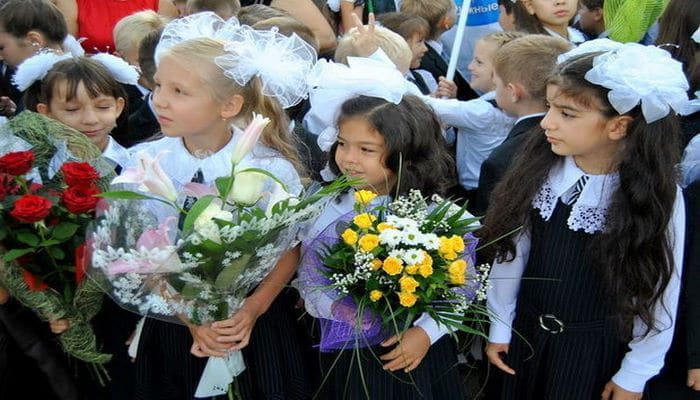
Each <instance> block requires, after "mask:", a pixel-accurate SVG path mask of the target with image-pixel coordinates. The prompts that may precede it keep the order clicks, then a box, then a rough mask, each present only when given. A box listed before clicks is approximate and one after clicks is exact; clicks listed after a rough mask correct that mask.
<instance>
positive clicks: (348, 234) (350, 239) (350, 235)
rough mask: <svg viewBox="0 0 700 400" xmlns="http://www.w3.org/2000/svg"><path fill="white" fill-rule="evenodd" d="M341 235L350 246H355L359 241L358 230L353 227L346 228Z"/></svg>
mask: <svg viewBox="0 0 700 400" xmlns="http://www.w3.org/2000/svg"><path fill="white" fill-rule="evenodd" d="M340 236H341V237H342V238H343V241H344V242H345V243H346V244H348V245H350V246H354V245H355V243H357V232H355V231H353V230H352V229H346V230H345V231H344V232H343V234H342V235H340Z"/></svg>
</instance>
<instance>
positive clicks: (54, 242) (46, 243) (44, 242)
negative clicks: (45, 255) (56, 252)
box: [41, 239, 62, 247]
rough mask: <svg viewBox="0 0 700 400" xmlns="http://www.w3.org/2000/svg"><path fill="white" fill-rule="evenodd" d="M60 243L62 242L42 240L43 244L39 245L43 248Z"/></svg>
mask: <svg viewBox="0 0 700 400" xmlns="http://www.w3.org/2000/svg"><path fill="white" fill-rule="evenodd" d="M61 242H62V241H61V240H56V239H48V240H44V241H43V242H41V245H42V246H44V247H49V246H55V245H57V244H59V243H61Z"/></svg>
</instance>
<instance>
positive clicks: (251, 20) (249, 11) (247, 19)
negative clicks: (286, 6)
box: [238, 4, 290, 26]
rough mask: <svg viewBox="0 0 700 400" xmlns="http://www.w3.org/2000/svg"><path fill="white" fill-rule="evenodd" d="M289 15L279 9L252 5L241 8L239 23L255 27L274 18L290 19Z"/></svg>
mask: <svg viewBox="0 0 700 400" xmlns="http://www.w3.org/2000/svg"><path fill="white" fill-rule="evenodd" d="M289 16H290V15H289V13H287V12H286V11H284V10H280V9H279V8H275V7H269V6H266V5H262V4H251V5H249V6H245V7H241V10H240V11H239V12H238V22H240V23H241V24H242V25H248V26H253V25H255V24H256V23H258V22H260V21H262V20H266V19H270V18H274V17H289Z"/></svg>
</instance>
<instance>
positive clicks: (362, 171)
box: [335, 117, 396, 194]
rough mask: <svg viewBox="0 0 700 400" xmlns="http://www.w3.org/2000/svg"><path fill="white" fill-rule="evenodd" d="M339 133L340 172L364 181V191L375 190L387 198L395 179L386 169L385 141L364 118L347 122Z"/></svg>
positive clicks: (338, 162)
mask: <svg viewBox="0 0 700 400" xmlns="http://www.w3.org/2000/svg"><path fill="white" fill-rule="evenodd" d="M338 130H339V132H338V146H337V148H336V152H335V162H336V164H337V165H338V168H340V171H341V172H344V173H346V174H348V175H350V176H352V177H354V178H362V179H364V181H365V183H364V184H363V185H362V188H364V189H370V190H373V191H375V192H377V194H388V193H389V190H391V188H392V187H393V186H394V183H395V181H396V176H395V174H394V172H392V171H391V170H389V169H388V168H387V167H386V166H385V165H384V161H385V158H386V144H385V142H384V137H383V136H382V135H381V134H380V133H379V132H377V131H376V130H374V129H373V128H372V127H371V126H370V125H369V123H368V122H367V120H365V119H364V118H361V117H356V118H350V119H347V120H345V121H344V122H343V123H341V124H340V125H339V126H338Z"/></svg>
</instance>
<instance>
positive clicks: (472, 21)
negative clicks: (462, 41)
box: [454, 0, 498, 26]
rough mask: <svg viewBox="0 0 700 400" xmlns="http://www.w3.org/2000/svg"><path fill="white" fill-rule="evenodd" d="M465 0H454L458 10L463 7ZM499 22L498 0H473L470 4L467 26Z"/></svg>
mask: <svg viewBox="0 0 700 400" xmlns="http://www.w3.org/2000/svg"><path fill="white" fill-rule="evenodd" d="M462 1H463V0H454V2H455V4H456V5H457V10H460V9H461V8H462ZM495 22H498V1H497V0H472V2H471V4H470V5H469V17H467V26H480V25H488V24H493V23H495Z"/></svg>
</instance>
